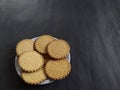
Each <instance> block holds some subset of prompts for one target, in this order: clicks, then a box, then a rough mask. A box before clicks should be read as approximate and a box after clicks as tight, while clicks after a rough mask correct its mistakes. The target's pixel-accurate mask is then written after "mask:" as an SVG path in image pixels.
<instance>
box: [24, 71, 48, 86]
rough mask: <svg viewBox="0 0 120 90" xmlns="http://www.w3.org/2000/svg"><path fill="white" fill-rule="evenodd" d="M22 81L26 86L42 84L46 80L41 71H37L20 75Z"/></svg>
mask: <svg viewBox="0 0 120 90" xmlns="http://www.w3.org/2000/svg"><path fill="white" fill-rule="evenodd" d="M22 79H23V80H24V81H25V82H26V83H28V84H34V85H36V84H38V83H41V82H43V81H44V80H46V79H47V77H46V75H45V73H44V71H43V69H39V70H38V71H35V72H31V73H27V72H23V73H22Z"/></svg>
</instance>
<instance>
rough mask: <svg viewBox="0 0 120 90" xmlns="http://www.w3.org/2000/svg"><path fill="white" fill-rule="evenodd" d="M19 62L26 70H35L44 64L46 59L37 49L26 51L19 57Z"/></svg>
mask: <svg viewBox="0 0 120 90" xmlns="http://www.w3.org/2000/svg"><path fill="white" fill-rule="evenodd" d="M18 64H19V66H20V67H21V68H22V69H23V70H24V71H27V72H33V71H36V70H38V69H39V68H41V67H42V66H43V64H44V59H43V56H42V55H40V54H39V53H37V52H36V51H31V52H25V53H23V54H21V55H20V57H19V58H18Z"/></svg>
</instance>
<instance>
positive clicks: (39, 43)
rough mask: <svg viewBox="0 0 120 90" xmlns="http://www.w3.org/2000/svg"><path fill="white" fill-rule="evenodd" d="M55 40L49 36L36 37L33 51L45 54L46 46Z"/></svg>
mask: <svg viewBox="0 0 120 90" xmlns="http://www.w3.org/2000/svg"><path fill="white" fill-rule="evenodd" d="M53 40H55V39H54V37H52V36H50V35H42V36H40V37H38V39H36V41H35V49H36V50H37V51H38V52H39V53H42V54H46V53H47V50H46V48H47V45H48V44H49V43H50V42H51V41H53Z"/></svg>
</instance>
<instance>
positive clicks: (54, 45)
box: [47, 39, 70, 59]
mask: <svg viewBox="0 0 120 90" xmlns="http://www.w3.org/2000/svg"><path fill="white" fill-rule="evenodd" d="M47 51H48V54H49V55H50V56H51V57H52V58H55V59H61V58H64V57H65V56H67V55H68V53H69V51H70V46H69V44H68V43H67V42H66V41H64V40H61V39H59V40H55V41H52V42H51V43H50V44H49V45H48V48H47Z"/></svg>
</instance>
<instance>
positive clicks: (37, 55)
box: [16, 35, 71, 85]
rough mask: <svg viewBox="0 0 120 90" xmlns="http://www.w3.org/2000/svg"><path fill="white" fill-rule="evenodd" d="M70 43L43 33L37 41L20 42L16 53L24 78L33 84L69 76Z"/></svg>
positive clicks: (25, 40) (26, 40)
mask: <svg viewBox="0 0 120 90" xmlns="http://www.w3.org/2000/svg"><path fill="white" fill-rule="evenodd" d="M69 52H70V46H69V44H68V43H67V42H66V41H65V40H62V39H56V38H55V37H53V36H50V35H41V36H39V37H38V38H37V39H36V40H35V41H33V40H31V39H24V40H21V41H20V42H18V44H17V46H16V53H17V55H18V65H19V66H20V68H21V69H22V72H21V77H22V79H23V80H24V81H25V82H26V83H28V84H32V85H36V84H39V83H41V82H43V81H45V80H46V79H51V80H61V79H63V78H65V77H66V76H68V74H69V73H70V71H71V64H70V63H69V62H68V60H67V58H66V57H67V55H68V54H69Z"/></svg>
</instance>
